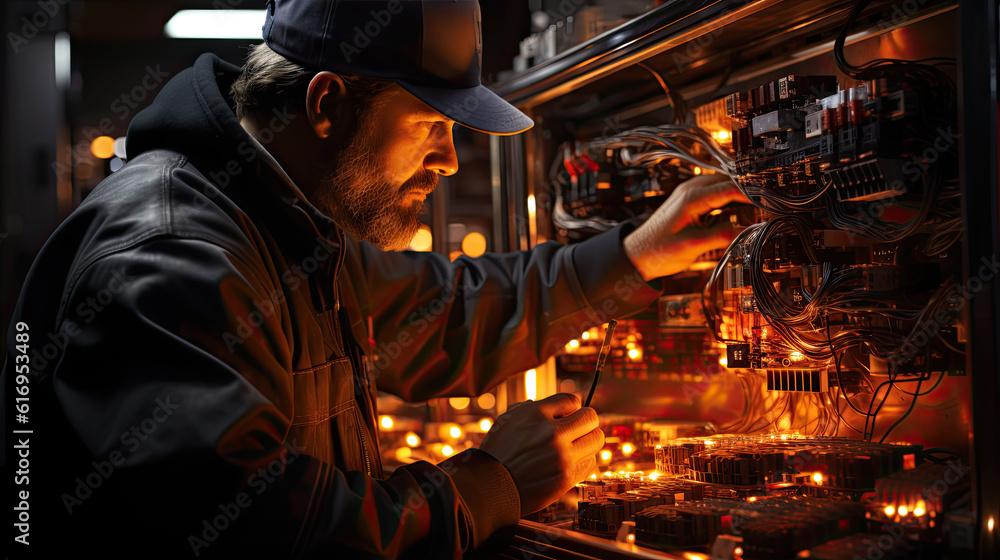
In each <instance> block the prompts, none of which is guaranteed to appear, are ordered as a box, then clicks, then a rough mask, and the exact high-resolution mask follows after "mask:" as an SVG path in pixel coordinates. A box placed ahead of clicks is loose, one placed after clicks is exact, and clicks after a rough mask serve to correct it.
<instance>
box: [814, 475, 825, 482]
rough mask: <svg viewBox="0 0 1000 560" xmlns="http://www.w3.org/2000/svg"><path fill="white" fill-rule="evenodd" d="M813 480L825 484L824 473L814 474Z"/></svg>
mask: <svg viewBox="0 0 1000 560" xmlns="http://www.w3.org/2000/svg"><path fill="white" fill-rule="evenodd" d="M813 482H815V483H816V484H823V475H822V474H821V473H816V474H814V475H813Z"/></svg>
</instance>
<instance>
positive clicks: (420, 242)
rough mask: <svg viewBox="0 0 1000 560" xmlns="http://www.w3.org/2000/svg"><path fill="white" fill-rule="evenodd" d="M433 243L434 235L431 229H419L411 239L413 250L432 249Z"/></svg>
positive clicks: (411, 248)
mask: <svg viewBox="0 0 1000 560" xmlns="http://www.w3.org/2000/svg"><path fill="white" fill-rule="evenodd" d="M433 245H434V236H433V235H431V230H429V229H423V228H420V229H418V230H417V233H415V234H414V235H413V239H411V240H410V250H411V251H424V252H426V251H430V250H431V247H432V246H433Z"/></svg>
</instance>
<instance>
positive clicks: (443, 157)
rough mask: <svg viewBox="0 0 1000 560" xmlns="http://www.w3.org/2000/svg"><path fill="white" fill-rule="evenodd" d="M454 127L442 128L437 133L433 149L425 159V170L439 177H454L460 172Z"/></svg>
mask: <svg viewBox="0 0 1000 560" xmlns="http://www.w3.org/2000/svg"><path fill="white" fill-rule="evenodd" d="M453 128H454V125H450V126H442V127H441V130H440V131H437V132H435V136H434V139H435V142H434V145H433V148H432V149H431V151H430V152H428V154H427V156H426V157H424V169H429V170H431V171H433V172H435V173H437V174H438V175H445V176H447V175H454V174H455V173H457V172H458V154H457V153H456V152H455V139H454V136H453V135H452V129H453Z"/></svg>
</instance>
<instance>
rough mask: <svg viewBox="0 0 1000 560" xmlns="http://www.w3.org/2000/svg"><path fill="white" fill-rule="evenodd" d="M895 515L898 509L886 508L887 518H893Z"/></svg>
mask: <svg viewBox="0 0 1000 560" xmlns="http://www.w3.org/2000/svg"><path fill="white" fill-rule="evenodd" d="M895 514H896V508H894V507H892V506H885V516H886V517H892V516H893V515H895Z"/></svg>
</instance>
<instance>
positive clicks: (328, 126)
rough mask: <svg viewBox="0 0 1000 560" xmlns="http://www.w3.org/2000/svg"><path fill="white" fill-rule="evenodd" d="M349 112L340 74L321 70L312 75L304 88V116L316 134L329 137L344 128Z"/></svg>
mask: <svg viewBox="0 0 1000 560" xmlns="http://www.w3.org/2000/svg"><path fill="white" fill-rule="evenodd" d="M351 114H352V112H351V98H350V96H349V95H348V94H347V86H346V84H344V79H343V78H341V77H340V74H336V73H334V72H327V71H323V72H320V73H318V74H316V75H315V76H313V79H312V81H310V82H309V88H308V89H307V90H306V116H307V117H308V118H309V126H310V127H311V128H312V129H313V132H315V133H316V136H318V137H320V138H329V137H330V136H331V135H332V134H334V132H335V131H336V130H345V127H344V125H345V124H346V122H347V120H348V119H349V118H350V115H351Z"/></svg>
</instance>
